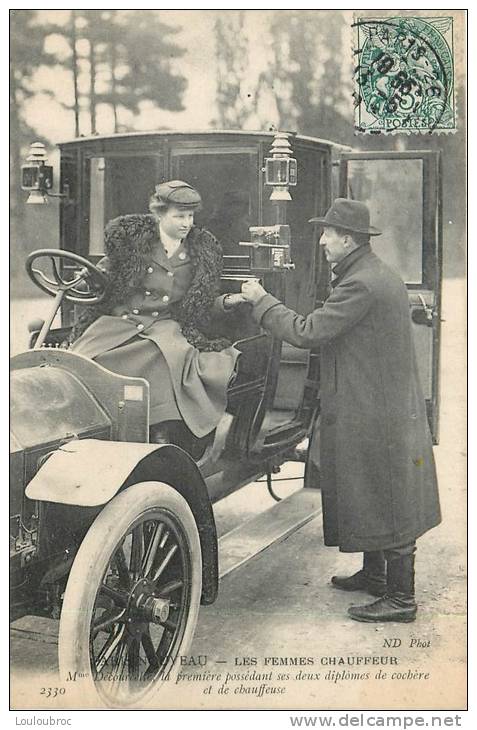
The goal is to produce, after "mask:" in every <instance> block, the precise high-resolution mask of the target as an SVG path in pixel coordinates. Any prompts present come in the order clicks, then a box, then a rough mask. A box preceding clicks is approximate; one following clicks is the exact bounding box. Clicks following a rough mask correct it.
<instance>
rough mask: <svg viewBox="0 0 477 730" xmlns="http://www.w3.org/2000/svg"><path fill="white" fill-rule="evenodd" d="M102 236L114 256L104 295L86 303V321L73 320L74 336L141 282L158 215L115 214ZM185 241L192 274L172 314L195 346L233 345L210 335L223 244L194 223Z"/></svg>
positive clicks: (109, 254)
mask: <svg viewBox="0 0 477 730" xmlns="http://www.w3.org/2000/svg"><path fill="white" fill-rule="evenodd" d="M104 240H105V252H106V254H107V256H108V258H109V261H110V270H109V272H108V273H109V284H108V288H107V292H106V296H105V298H104V300H103V301H102V302H101V303H100V304H99V305H97V306H96V307H89V308H88V310H89V312H87V313H85V315H86V321H84V320H85V317H84V316H83V318H80V319H82V321H81V322H77V323H75V326H74V332H73V338H74V339H76V338H77V337H79V335H80V334H81V333H82V332H84V330H85V329H86V328H87V327H88V326H89V325H90V324H91V323H92V322H93V321H94V320H95V319H97V318H98V317H99V316H100V315H101V314H109V312H110V311H111V310H112V309H113V307H114V306H115V305H116V304H119V303H121V302H123V301H124V300H125V299H127V297H128V296H129V294H130V293H131V290H134V289H136V288H137V287H138V286H140V284H141V281H142V279H143V278H144V276H145V274H146V268H147V266H148V261H149V259H150V256H151V252H152V249H153V246H154V243H155V241H157V224H156V219H155V218H154V216H152V215H138V214H132V215H124V216H120V217H119V218H114V220H112V221H110V222H109V223H108V224H107V226H106V229H105V239H104ZM184 243H185V246H186V248H187V252H188V254H189V256H190V258H191V262H192V267H193V271H194V276H193V279H192V282H191V285H190V287H189V289H188V291H187V293H186V295H185V296H184V298H183V299H182V300H181V301H180V302H178V303H177V304H175V305H173V308H172V316H173V318H174V319H175V320H176V321H177V322H179V324H180V325H181V328H182V332H183V334H184V336H185V337H186V339H187V340H188V342H189V343H190V344H191V345H193V346H194V347H197V348H198V349H199V350H202V351H207V350H209V351H218V350H223V349H224V348H225V347H228V346H229V345H230V342H229V341H228V340H225V339H223V338H219V339H209V337H208V335H207V331H208V328H209V325H210V319H211V311H212V307H213V304H214V301H215V298H216V296H217V295H218V294H219V284H220V276H221V272H222V249H221V246H220V244H219V243H218V241H217V239H216V238H215V237H214V236H213V235H212V234H211V233H209V231H206V230H205V229H202V228H197V227H196V226H193V228H192V229H191V231H190V232H189V234H188V236H187V238H186V239H185V241H184ZM91 310H93V311H91ZM86 322H87V324H86Z"/></svg>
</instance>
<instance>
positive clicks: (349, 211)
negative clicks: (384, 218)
mask: <svg viewBox="0 0 477 730" xmlns="http://www.w3.org/2000/svg"><path fill="white" fill-rule="evenodd" d="M369 219H370V215H369V208H368V206H367V205H365V204H364V203H362V202H361V201H360V200H349V199H348V198H336V200H335V201H334V203H333V205H332V206H331V208H330V209H329V210H328V212H327V213H326V215H325V217H324V218H310V220H309V221H308V223H320V224H321V225H322V226H332V227H333V228H342V229H344V230H345V231H352V232H354V233H367V234H369V235H370V236H380V235H381V231H380V230H378V228H375V227H374V226H370V225H369Z"/></svg>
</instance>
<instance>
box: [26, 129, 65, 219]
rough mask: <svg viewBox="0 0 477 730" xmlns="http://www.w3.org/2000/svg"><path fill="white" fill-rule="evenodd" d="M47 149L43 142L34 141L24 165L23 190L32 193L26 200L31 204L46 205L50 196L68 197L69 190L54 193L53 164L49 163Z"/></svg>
mask: <svg viewBox="0 0 477 730" xmlns="http://www.w3.org/2000/svg"><path fill="white" fill-rule="evenodd" d="M47 163H48V158H47V156H46V149H45V145H44V144H43V142H33V143H32V144H31V145H30V154H29V155H28V157H27V164H26V165H22V190H27V191H28V192H29V193H30V195H29V196H28V200H27V201H26V202H27V203H28V204H30V205H44V204H45V203H48V198H49V197H50V198H67V197H68V192H67V189H66V186H64V187H65V190H66V192H64V193H53V192H51V190H52V188H53V166H52V165H48V164H47Z"/></svg>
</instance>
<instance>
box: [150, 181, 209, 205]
mask: <svg viewBox="0 0 477 730" xmlns="http://www.w3.org/2000/svg"><path fill="white" fill-rule="evenodd" d="M153 197H154V198H155V199H156V200H157V202H158V203H159V204H162V205H167V204H168V205H178V206H180V207H181V208H197V207H198V206H199V205H200V204H201V202H202V200H201V197H200V195H199V193H198V192H197V190H196V189H195V188H193V187H192V185H189V183H186V182H184V181H183V180H169V181H168V182H165V183H161V184H160V185H156V188H155V193H154V196H153Z"/></svg>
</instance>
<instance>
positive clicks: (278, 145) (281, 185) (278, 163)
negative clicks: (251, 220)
mask: <svg viewBox="0 0 477 730" xmlns="http://www.w3.org/2000/svg"><path fill="white" fill-rule="evenodd" d="M270 154H271V157H266V158H265V168H264V172H265V185H270V186H271V187H272V188H273V190H272V194H271V195H270V200H291V195H290V193H289V191H288V188H289V187H290V186H291V185H296V183H297V161H296V159H295V158H294V157H292V155H293V151H292V148H291V145H290V142H289V141H288V135H287V134H286V133H285V132H278V133H277V134H276V135H275V137H274V139H273V142H272V147H271V149H270Z"/></svg>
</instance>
